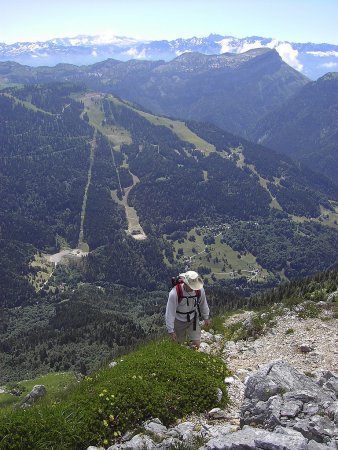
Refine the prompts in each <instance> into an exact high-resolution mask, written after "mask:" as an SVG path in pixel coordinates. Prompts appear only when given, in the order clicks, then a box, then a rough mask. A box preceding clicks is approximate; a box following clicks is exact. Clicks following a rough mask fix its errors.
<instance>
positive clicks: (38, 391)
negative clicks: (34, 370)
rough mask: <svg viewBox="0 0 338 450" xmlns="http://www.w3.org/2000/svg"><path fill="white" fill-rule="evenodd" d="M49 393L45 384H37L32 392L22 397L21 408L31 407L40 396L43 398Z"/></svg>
mask: <svg viewBox="0 0 338 450" xmlns="http://www.w3.org/2000/svg"><path fill="white" fill-rule="evenodd" d="M46 394H47V390H46V388H45V386H44V385H43V384H37V385H35V386H34V387H33V389H32V390H31V392H30V393H29V394H27V395H26V397H25V398H24V399H22V401H21V403H20V408H29V407H30V406H32V404H33V403H35V402H36V401H37V400H39V399H40V398H43V397H44V396H45V395H46Z"/></svg>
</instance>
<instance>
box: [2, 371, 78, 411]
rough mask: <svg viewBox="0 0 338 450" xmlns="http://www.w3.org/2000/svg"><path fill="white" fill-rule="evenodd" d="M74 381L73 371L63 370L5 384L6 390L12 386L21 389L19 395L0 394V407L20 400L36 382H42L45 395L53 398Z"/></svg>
mask: <svg viewBox="0 0 338 450" xmlns="http://www.w3.org/2000/svg"><path fill="white" fill-rule="evenodd" d="M76 381H77V380H76V377H75V375H74V374H73V373H71V372H65V373H49V374H47V375H42V376H40V377H37V378H34V379H32V380H24V381H20V382H18V383H14V384H9V385H7V386H6V385H5V386H4V388H5V389H6V390H8V391H10V390H11V389H13V387H14V388H15V389H20V390H22V394H21V395H19V396H17V395H12V394H9V393H5V394H0V409H1V408H7V407H10V406H11V405H14V404H16V403H18V402H20V401H21V400H22V399H23V398H24V397H25V396H26V395H27V394H28V393H29V392H30V391H31V390H32V389H33V387H34V386H35V385H37V384H43V385H44V386H45V388H46V389H47V397H48V398H53V397H55V396H56V395H58V394H60V392H62V391H64V390H65V389H66V388H67V387H68V386H70V385H71V384H74V383H76Z"/></svg>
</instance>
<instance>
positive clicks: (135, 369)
mask: <svg viewBox="0 0 338 450" xmlns="http://www.w3.org/2000/svg"><path fill="white" fill-rule="evenodd" d="M228 374H229V372H228V370H227V368H226V366H225V365H224V363H223V362H222V361H221V360H220V359H218V358H217V357H215V356H210V355H206V354H204V353H199V352H195V351H193V350H190V349H188V348H186V347H184V346H180V345H178V344H176V343H173V342H170V341H168V340H165V341H164V340H163V341H158V342H153V343H151V344H149V345H146V346H144V347H142V348H140V349H138V350H136V351H135V352H133V353H130V354H128V355H126V356H124V357H123V358H121V359H120V360H119V361H118V364H117V366H116V367H114V368H112V369H110V368H105V369H102V370H100V371H99V372H97V373H96V374H94V375H93V376H91V377H86V379H85V381H83V382H81V383H79V384H78V385H77V386H76V387H73V388H72V389H71V390H70V391H69V392H68V393H67V394H64V396H63V398H61V399H59V400H57V401H51V400H49V401H48V399H47V400H45V401H41V402H40V403H38V404H37V405H35V406H33V407H32V408H30V409H28V410H26V411H23V410H13V411H10V412H8V411H6V414H4V413H3V412H2V413H0V449H2V450H10V449H15V450H17V449H21V448H22V449H25V450H30V449H31V450H33V449H34V450H39V449H40V450H42V449H43V450H51V449H53V450H61V449H62V450H67V449H69V450H77V449H83V448H87V447H88V446H89V445H108V444H111V443H112V442H113V441H114V439H116V438H118V437H119V436H120V435H121V434H123V433H124V432H125V431H127V430H128V429H135V427H137V426H138V425H139V424H141V423H142V422H143V421H144V420H147V419H149V418H151V417H158V418H160V419H161V420H162V422H163V423H164V424H166V425H169V424H171V423H173V422H174V421H175V419H176V418H179V417H183V416H186V415H188V414H191V413H199V412H203V411H206V410H208V409H209V408H211V407H214V406H216V398H217V388H221V389H222V391H223V394H224V395H223V399H222V402H221V403H220V406H224V405H225V404H227V402H228V396H227V391H226V386H225V385H224V382H223V380H224V377H225V376H227V375H228Z"/></svg>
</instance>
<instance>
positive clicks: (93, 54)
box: [91, 50, 97, 58]
mask: <svg viewBox="0 0 338 450" xmlns="http://www.w3.org/2000/svg"><path fill="white" fill-rule="evenodd" d="M91 55H92V56H94V57H95V58H96V56H97V51H96V50H93V51H92V52H91Z"/></svg>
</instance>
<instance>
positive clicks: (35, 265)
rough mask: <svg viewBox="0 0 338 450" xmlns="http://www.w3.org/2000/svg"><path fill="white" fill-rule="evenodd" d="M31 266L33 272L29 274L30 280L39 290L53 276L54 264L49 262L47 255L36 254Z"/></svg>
mask: <svg viewBox="0 0 338 450" xmlns="http://www.w3.org/2000/svg"><path fill="white" fill-rule="evenodd" d="M30 267H31V268H32V272H31V273H30V274H29V275H28V281H29V283H30V284H31V285H32V286H33V287H34V289H35V290H36V292H38V291H39V290H40V289H41V288H42V286H43V285H44V284H45V283H46V282H47V281H48V280H49V278H50V277H51V275H52V273H53V270H54V264H53V263H51V262H49V261H48V260H47V259H46V258H45V256H43V255H41V254H36V255H35V256H34V259H33V261H31V262H30Z"/></svg>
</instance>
